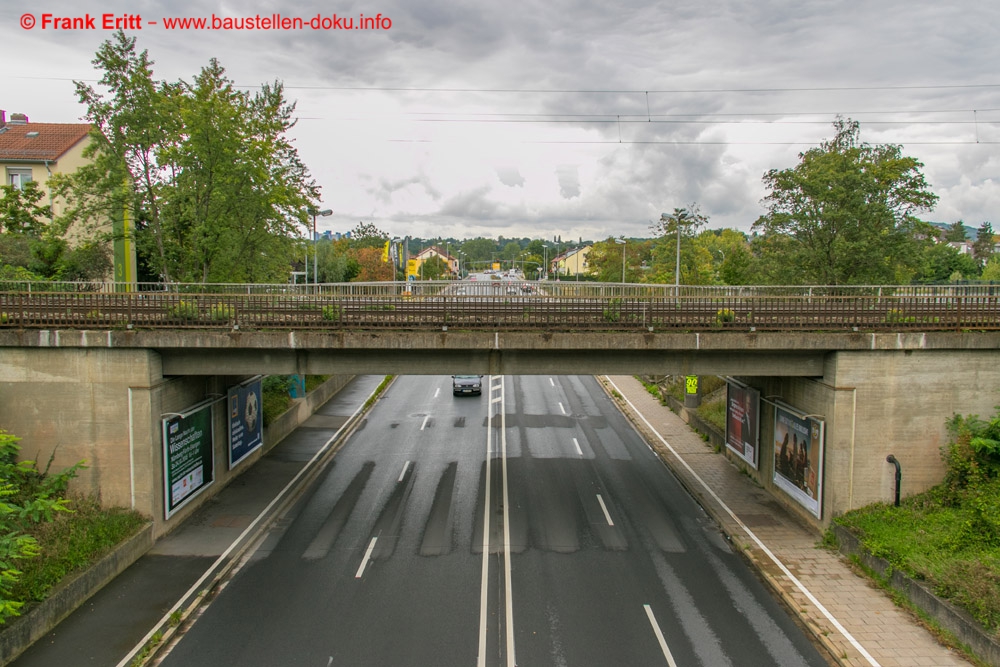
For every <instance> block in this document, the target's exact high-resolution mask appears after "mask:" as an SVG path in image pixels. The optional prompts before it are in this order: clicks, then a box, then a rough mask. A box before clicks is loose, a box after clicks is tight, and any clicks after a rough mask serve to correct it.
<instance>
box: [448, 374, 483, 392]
mask: <svg viewBox="0 0 1000 667" xmlns="http://www.w3.org/2000/svg"><path fill="white" fill-rule="evenodd" d="M451 390H452V393H453V394H454V395H455V396H461V395H462V394H476V395H479V394H482V393H483V376H482V375H452V376H451Z"/></svg>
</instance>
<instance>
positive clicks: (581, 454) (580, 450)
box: [573, 438, 583, 456]
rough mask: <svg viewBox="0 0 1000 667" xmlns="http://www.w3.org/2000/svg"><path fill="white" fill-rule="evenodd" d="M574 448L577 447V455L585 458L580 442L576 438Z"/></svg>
mask: <svg viewBox="0 0 1000 667" xmlns="http://www.w3.org/2000/svg"><path fill="white" fill-rule="evenodd" d="M573 446H574V447H576V453H577V454H579V455H580V456H583V450H582V449H580V441H579V440H577V439H576V438H573Z"/></svg>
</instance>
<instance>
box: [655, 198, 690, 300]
mask: <svg viewBox="0 0 1000 667" xmlns="http://www.w3.org/2000/svg"><path fill="white" fill-rule="evenodd" d="M695 210H696V209H695ZM693 217H694V216H692V215H691V214H690V213H689V212H688V211H686V210H684V209H677V208H675V209H674V214H673V215H667V214H666V213H661V214H660V221H661V222H666V223H670V222H673V223H674V224H676V225H677V259H676V260H675V264H676V265H675V266H674V296H677V295H678V294H679V293H680V285H681V225H682V224H686V223H688V222H691V221H692V218H693ZM695 219H696V218H695Z"/></svg>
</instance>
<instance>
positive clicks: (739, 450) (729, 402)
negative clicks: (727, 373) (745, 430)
mask: <svg viewBox="0 0 1000 667" xmlns="http://www.w3.org/2000/svg"><path fill="white" fill-rule="evenodd" d="M733 388H735V389H737V390H739V391H743V392H748V393H750V395H751V397H752V400H753V413H754V415H755V419H754V420H753V428H752V429H751V430H752V433H753V435H752V442H749V443H748V442H746V441H745V440H743V441H742V443H741V446H740V447H737V446H736V445H735V444H734V443H733V435H734V434H733V433H732V428H731V427H732V419H733V416H732V407H733V396H732V393H731V392H732V389H733ZM760 404H761V400H760V390H759V389H756V388H754V387H751V386H750V385H747V384H744V383H743V382H740V381H739V380H735V379H733V378H730V377H727V378H726V447H727V448H728V449H729V451H731V452H732V453H733V454H734V455H735V456H737V457H739V459H740V460H741V461H744V462H746V463H747V465H749V466H750V467H751V468H753V469H754V470H759V469H760V413H761V410H760ZM741 436H742V430H741ZM747 445H749V446H750V448H751V451H750V454H749V456H748V455H747V451H746V448H747Z"/></svg>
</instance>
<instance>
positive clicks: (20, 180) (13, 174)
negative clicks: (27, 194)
mask: <svg viewBox="0 0 1000 667" xmlns="http://www.w3.org/2000/svg"><path fill="white" fill-rule="evenodd" d="M31 180H33V179H32V178H31V170H30V169H8V170H7V183H6V185H13V186H14V187H15V188H17V189H18V190H21V189H23V188H24V184H25V183H27V182H28V181H31Z"/></svg>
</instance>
